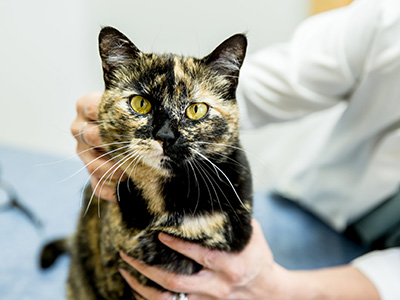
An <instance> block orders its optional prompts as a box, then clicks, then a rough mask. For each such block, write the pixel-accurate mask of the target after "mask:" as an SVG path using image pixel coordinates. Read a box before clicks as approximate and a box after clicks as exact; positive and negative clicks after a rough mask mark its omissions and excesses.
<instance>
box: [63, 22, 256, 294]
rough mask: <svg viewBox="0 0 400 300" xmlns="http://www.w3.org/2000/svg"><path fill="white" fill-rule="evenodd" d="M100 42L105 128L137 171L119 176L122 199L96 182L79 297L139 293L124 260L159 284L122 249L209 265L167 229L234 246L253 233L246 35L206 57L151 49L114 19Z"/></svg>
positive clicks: (144, 257) (78, 244)
mask: <svg viewBox="0 0 400 300" xmlns="http://www.w3.org/2000/svg"><path fill="white" fill-rule="evenodd" d="M99 45H100V54H101V57H102V61H103V71H104V79H105V84H106V90H105V93H104V95H103V98H102V100H101V103H100V106H99V128H100V133H101V136H102V139H103V142H104V145H105V147H106V149H107V152H108V153H109V155H110V156H112V157H113V159H114V161H116V162H117V163H118V164H119V166H120V167H121V168H123V169H124V170H125V174H127V175H128V179H127V180H124V181H122V182H119V183H118V188H117V191H116V195H117V198H118V203H112V202H108V201H102V200H99V199H97V198H96V197H93V196H92V194H93V193H92V190H91V189H90V188H88V189H87V191H86V197H85V199H86V200H85V204H84V207H83V211H82V215H81V218H80V221H79V225H78V230H77V233H76V234H75V236H74V241H73V243H72V244H73V246H72V250H71V252H72V253H71V256H72V260H71V269H70V275H69V279H68V299H70V300H72V299H85V300H90V299H134V296H133V293H132V291H131V289H130V288H129V286H128V285H127V284H126V283H125V281H124V280H123V279H122V277H121V276H120V274H119V272H118V268H119V267H122V268H125V269H128V270H130V272H131V273H132V274H133V275H134V276H136V277H137V278H138V279H139V281H140V282H141V283H142V284H146V285H153V286H156V287H157V285H156V284H155V283H153V282H151V281H149V280H147V279H146V278H145V277H143V276H142V275H140V274H138V273H137V272H136V271H135V270H133V269H132V268H130V267H129V266H128V265H127V264H126V263H124V262H123V261H122V259H121V258H120V255H119V252H120V251H123V252H125V253H127V254H128V255H130V256H132V257H135V258H137V259H139V260H141V261H143V262H145V263H146V264H149V265H157V266H159V267H160V268H164V269H167V270H169V271H171V272H177V273H181V274H193V273H195V272H198V271H199V270H200V269H201V266H200V265H198V264H197V263H195V262H194V261H192V260H190V259H188V258H186V257H184V256H182V255H181V254H179V253H177V252H174V251H172V250H171V249H169V248H167V247H166V246H165V245H163V244H162V243H161V242H160V241H159V240H158V234H159V233H160V232H165V233H168V234H171V235H173V236H176V237H179V238H182V239H185V240H189V241H192V242H194V243H198V244H201V245H203V246H206V247H209V248H210V249H219V250H224V251H231V252H232V251H233V252H238V251H241V250H242V249H243V248H244V246H245V245H246V244H247V242H248V240H249V238H250V235H251V226H250V222H251V210H252V189H251V178H250V171H249V167H248V164H247V160H246V157H245V155H244V153H243V151H242V150H241V148H240V143H239V138H238V119H239V113H238V107H237V103H236V100H235V90H236V86H237V82H238V78H237V76H238V74H239V69H240V66H241V64H242V61H243V59H244V55H245V49H246V39H245V37H244V36H243V35H236V36H233V37H232V38H230V39H228V40H227V41H225V42H224V43H223V44H221V45H220V46H219V47H218V48H217V49H216V50H214V51H213V52H212V53H211V54H210V55H209V56H207V57H205V58H203V59H196V58H192V57H183V56H176V55H172V54H165V55H156V54H145V53H142V52H140V51H139V50H138V49H137V48H136V47H135V46H134V45H133V44H132V43H131V42H130V41H129V40H128V39H127V38H126V37H125V36H124V35H122V34H121V33H119V32H118V31H117V30H115V29H113V28H109V27H107V28H104V29H103V30H102V32H101V33H100V36H99ZM112 171H113V170H110V173H108V174H106V176H105V178H106V177H107V176H108V175H110V174H111V172H112ZM98 188H100V186H98ZM86 208H87V210H86Z"/></svg>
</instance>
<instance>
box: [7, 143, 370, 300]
mask: <svg viewBox="0 0 400 300" xmlns="http://www.w3.org/2000/svg"><path fill="white" fill-rule="evenodd" d="M82 166H83V164H82V163H81V161H80V160H79V159H78V158H77V157H74V158H69V159H65V158H63V157H57V156H51V155H45V154H41V153H35V152H32V151H25V150H22V149H16V148H10V147H6V146H0V171H1V173H0V174H1V178H0V179H1V180H3V181H5V182H7V183H8V184H10V185H12V186H13V187H14V189H15V190H16V192H17V195H18V197H19V199H20V201H21V202H22V203H23V204H24V205H26V206H27V207H29V209H30V210H31V211H32V212H33V213H34V214H35V215H36V216H37V217H38V218H39V219H40V220H41V222H42V226H41V227H40V228H37V227H35V226H34V225H33V224H32V223H31V222H30V221H29V219H28V218H27V217H26V216H25V215H24V214H23V213H21V211H19V210H17V209H4V207H3V208H2V206H0V245H1V246H0V299H7V300H29V299H35V300H36V299H38V300H39V299H40V300H46V299H51V300H57V299H65V281H66V278H67V274H68V264H69V259H68V257H67V256H63V257H61V259H59V260H58V261H57V262H56V264H55V265H54V267H53V268H51V269H49V270H47V271H42V270H40V268H39V265H38V258H39V254H40V250H41V247H42V246H43V245H44V244H45V243H46V241H49V240H52V239H54V238H57V237H62V236H66V235H69V234H71V233H73V232H74V229H75V224H76V222H77V216H78V212H79V210H80V198H81V191H82V187H83V186H84V185H85V182H86V180H87V179H88V174H87V172H86V170H85V169H82V171H80V172H78V173H77V174H75V173H76V172H77V171H78V170H79V169H81V168H82ZM73 174H75V175H74V176H72V177H71V175H73ZM3 198H4V195H3ZM254 201H255V205H254V216H255V217H256V218H257V219H258V220H259V221H260V223H261V225H262V227H263V231H264V234H265V236H266V238H267V240H268V242H269V244H270V247H271V250H272V252H273V253H274V257H275V259H276V260H277V262H278V263H280V264H282V265H283V266H284V267H287V268H290V269H312V268H319V267H326V266H332V265H338V264H343V263H347V262H349V261H350V260H351V259H353V258H355V257H357V256H359V255H360V254H362V253H365V252H366V249H363V248H361V247H359V246H358V245H355V244H354V243H352V242H351V241H348V240H346V239H344V238H343V237H342V236H341V235H339V234H337V233H335V232H333V231H332V230H331V229H330V228H328V227H327V226H325V225H324V224H322V223H321V222H320V221H319V220H318V219H316V218H315V217H314V216H312V215H311V214H309V213H306V212H304V211H303V210H302V209H300V208H299V207H298V206H297V205H295V204H293V203H292V202H291V201H288V200H285V199H281V198H279V197H275V196H272V195H270V194H265V193H256V194H255V197H254ZM0 205H1V202H0Z"/></svg>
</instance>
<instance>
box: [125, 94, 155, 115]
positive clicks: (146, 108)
mask: <svg viewBox="0 0 400 300" xmlns="http://www.w3.org/2000/svg"><path fill="white" fill-rule="evenodd" d="M130 105H131V107H132V109H133V110H134V111H135V112H137V113H138V114H141V115H145V114H148V113H149V112H150V110H151V103H150V101H149V100H147V99H146V98H143V97H142V96H133V97H132V98H131V100H130Z"/></svg>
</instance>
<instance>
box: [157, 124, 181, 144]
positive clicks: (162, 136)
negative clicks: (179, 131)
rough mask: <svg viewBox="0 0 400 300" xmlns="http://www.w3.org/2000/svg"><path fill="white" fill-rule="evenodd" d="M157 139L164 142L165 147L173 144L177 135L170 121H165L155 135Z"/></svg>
mask: <svg viewBox="0 0 400 300" xmlns="http://www.w3.org/2000/svg"><path fill="white" fill-rule="evenodd" d="M154 137H155V139H156V140H158V141H161V142H162V146H163V148H164V150H165V148H167V147H169V146H171V145H173V144H174V143H175V141H176V135H175V133H174V132H173V131H172V129H171V126H170V124H169V123H165V124H164V125H163V126H162V127H161V128H160V129H159V130H157V132H156V134H155V135H154Z"/></svg>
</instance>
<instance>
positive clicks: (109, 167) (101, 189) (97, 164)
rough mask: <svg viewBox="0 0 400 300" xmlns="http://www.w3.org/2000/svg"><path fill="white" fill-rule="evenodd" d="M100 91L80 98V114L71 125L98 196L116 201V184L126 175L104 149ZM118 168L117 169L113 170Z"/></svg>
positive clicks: (79, 153)
mask: <svg viewBox="0 0 400 300" xmlns="http://www.w3.org/2000/svg"><path fill="white" fill-rule="evenodd" d="M101 96H102V93H101V92H94V93H90V94H87V95H85V96H83V97H81V98H80V99H79V100H78V102H77V105H76V111H77V117H76V119H75V120H74V122H73V123H72V124H71V132H72V134H73V136H74V137H75V138H76V141H77V147H76V149H77V153H78V155H79V157H80V158H81V159H82V161H83V162H84V164H85V166H86V168H87V170H88V172H89V174H90V176H91V184H92V187H93V191H94V193H95V195H96V196H98V197H101V198H102V199H105V200H109V201H116V196H115V189H116V184H117V182H118V181H119V180H120V178H121V175H122V174H123V172H122V170H120V169H119V168H118V167H117V166H116V165H115V164H114V163H113V161H112V160H111V159H110V157H109V156H108V155H107V154H106V153H104V152H103V151H102V150H103V148H102V141H101V138H100V134H99V128H98V122H97V121H98V119H97V111H98V105H99V102H100V99H101ZM114 171H115V172H114Z"/></svg>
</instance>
